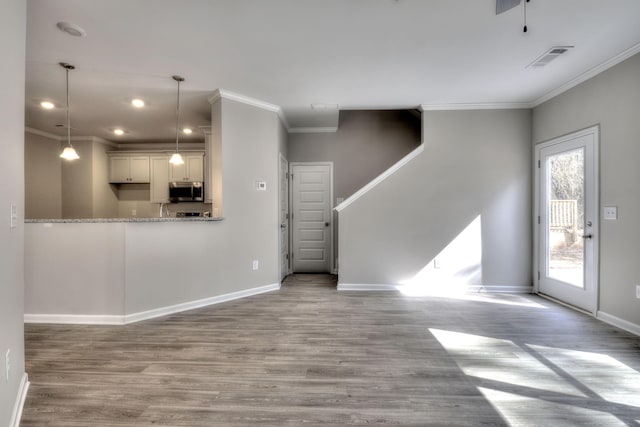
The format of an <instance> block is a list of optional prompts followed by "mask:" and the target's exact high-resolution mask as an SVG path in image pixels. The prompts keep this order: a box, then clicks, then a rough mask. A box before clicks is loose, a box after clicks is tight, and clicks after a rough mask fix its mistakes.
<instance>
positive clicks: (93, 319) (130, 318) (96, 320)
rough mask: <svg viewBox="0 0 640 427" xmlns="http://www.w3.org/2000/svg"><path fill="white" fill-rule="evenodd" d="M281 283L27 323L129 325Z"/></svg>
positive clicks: (33, 318)
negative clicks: (131, 310)
mask: <svg viewBox="0 0 640 427" xmlns="http://www.w3.org/2000/svg"><path fill="white" fill-rule="evenodd" d="M278 289H280V283H273V284H271V285H265V286H259V287H257V288H251V289H245V290H242V291H237V292H231V293H228V294H223V295H217V296H215V297H209V298H204V299H200V300H196V301H189V302H185V303H181V304H175V305H171V306H167V307H160V308H154V309H152V310H147V311H141V312H139V313H133V314H127V315H124V316H110V315H109V316H107V315H76V314H25V315H24V322H25V323H62V324H75V325H127V324H129V323H135V322H140V321H142V320H148V319H153V318H156V317H161V316H166V315H169V314H174V313H179V312H182V311H187V310H193V309H196V308H201V307H206V306H209V305H214V304H220V303H223V302H226V301H233V300H236V299H240V298H246V297H250V296H253V295H258V294H262V293H265V292H271V291H277V290H278Z"/></svg>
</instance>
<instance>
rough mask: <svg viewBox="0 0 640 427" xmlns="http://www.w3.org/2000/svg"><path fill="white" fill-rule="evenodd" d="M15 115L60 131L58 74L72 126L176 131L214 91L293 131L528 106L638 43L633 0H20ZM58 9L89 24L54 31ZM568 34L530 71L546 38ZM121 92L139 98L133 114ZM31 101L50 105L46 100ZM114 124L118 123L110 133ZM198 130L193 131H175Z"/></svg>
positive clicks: (97, 131) (205, 113)
mask: <svg viewBox="0 0 640 427" xmlns="http://www.w3.org/2000/svg"><path fill="white" fill-rule="evenodd" d="M27 4H28V6H27V7H28V16H27V64H26V70H27V71H26V124H27V126H28V127H32V128H36V129H38V130H42V131H45V132H50V133H54V134H58V135H64V134H65V133H66V132H65V130H64V129H61V128H57V127H55V125H56V124H58V123H64V121H65V110H64V85H65V80H64V70H63V69H62V68H61V67H60V66H59V65H58V63H59V62H61V61H62V62H69V63H71V64H73V65H75V66H76V70H74V71H71V73H70V86H71V108H72V110H71V111H72V128H73V129H74V130H73V134H74V135H84V136H89V135H91V136H98V137H102V138H105V139H109V140H113V141H118V140H122V141H161V140H171V139H174V140H175V102H176V82H175V81H174V80H172V79H171V76H172V75H174V74H178V75H181V76H183V77H185V79H186V80H185V82H184V83H183V84H182V85H181V108H182V109H181V116H182V117H183V119H182V120H181V121H182V123H183V124H184V125H188V126H192V127H198V126H206V125H208V124H209V123H210V106H209V103H208V101H207V100H208V98H210V97H211V96H212V95H213V93H214V91H215V90H216V89H219V88H220V89H224V90H226V91H230V92H232V93H236V94H240V95H243V96H246V97H250V98H255V99H257V100H261V101H265V102H268V103H271V104H274V105H277V106H279V107H281V108H282V112H283V113H284V116H285V117H286V119H287V121H288V123H289V126H290V127H291V128H300V127H318V126H330V125H331V123H328V122H326V120H325V118H329V120H333V119H335V114H327V111H326V110H324V111H322V110H312V109H311V104H316V103H320V104H338V105H339V106H340V108H341V109H354V108H358V109H395V108H416V107H418V106H420V105H424V106H425V107H427V108H442V107H444V108H456V107H459V106H460V104H474V105H478V104H481V105H485V104H490V105H494V106H495V105H497V106H502V107H508V106H522V107H528V106H531V105H535V104H536V103H538V102H540V101H541V100H544V99H546V98H547V97H548V96H549V95H550V94H553V93H555V92H556V91H558V90H561V89H562V88H565V87H567V86H570V85H571V84H572V82H575V81H576V79H579V78H580V76H582V75H584V73H588V72H590V71H592V70H594V69H598V68H597V67H600V66H601V65H602V64H606V63H607V62H608V61H611V60H612V59H615V58H620V57H624V56H626V55H628V54H630V53H633V52H638V51H640V25H639V24H638V22H640V1H638V0H615V1H612V0H562V1H558V0H531V2H530V3H528V6H527V20H528V28H529V31H528V32H527V33H523V31H522V25H523V6H522V5H520V6H519V7H516V8H515V9H512V10H510V11H508V12H506V13H504V14H501V15H498V16H496V15H495V0H456V1H452V0H91V1H87V0H27ZM59 21H67V22H71V23H74V24H77V25H79V26H81V27H82V28H84V29H85V30H86V32H87V35H86V37H81V38H77V37H72V36H69V35H67V34H65V33H63V32H61V31H60V30H58V29H57V27H56V23H57V22H59ZM557 45H574V46H575V49H572V50H571V51H570V52H569V53H568V54H566V55H564V56H563V57H560V58H559V59H557V60H555V61H554V62H552V63H551V64H549V65H548V66H547V67H544V68H541V69H532V68H526V66H527V65H528V64H529V63H530V62H531V61H533V60H534V59H535V58H537V57H538V56H540V55H541V54H542V53H544V52H545V51H546V50H548V49H549V48H550V47H552V46H557ZM133 97H141V98H143V99H144V100H145V101H146V103H147V107H145V108H144V109H142V110H135V109H134V108H133V107H131V105H130V100H131V99H132V98H133ZM43 99H49V100H52V101H54V103H55V104H56V105H57V106H59V107H57V108H56V109H54V110H51V111H45V110H43V109H41V108H40V107H39V103H40V101H41V100H43ZM115 127H122V128H124V129H125V130H126V132H127V133H126V134H125V135H124V136H122V137H116V136H114V135H113V134H111V133H110V131H111V130H112V129H113V128H115ZM189 138H191V139H193V140H197V139H202V134H201V133H196V134H195V135H193V136H191V137H186V136H185V137H181V141H182V140H185V139H186V140H188V139H189Z"/></svg>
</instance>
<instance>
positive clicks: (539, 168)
mask: <svg viewBox="0 0 640 427" xmlns="http://www.w3.org/2000/svg"><path fill="white" fill-rule="evenodd" d="M538 169H540V160H538Z"/></svg>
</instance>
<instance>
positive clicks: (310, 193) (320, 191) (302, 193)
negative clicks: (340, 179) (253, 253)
mask: <svg viewBox="0 0 640 427" xmlns="http://www.w3.org/2000/svg"><path fill="white" fill-rule="evenodd" d="M290 173H291V183H292V188H291V205H292V206H291V207H292V211H293V212H292V218H291V227H292V248H293V251H292V254H291V255H292V260H291V262H292V268H293V272H294V273H330V272H331V270H332V261H331V260H332V259H333V255H332V235H333V233H332V224H331V210H332V206H331V202H332V197H333V196H332V194H333V191H332V188H333V168H332V165H331V164H330V163H302V164H301V163H296V164H294V163H292V164H291V171H290Z"/></svg>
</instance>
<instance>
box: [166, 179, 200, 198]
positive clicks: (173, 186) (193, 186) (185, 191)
mask: <svg viewBox="0 0 640 427" xmlns="http://www.w3.org/2000/svg"><path fill="white" fill-rule="evenodd" d="M169 201H170V202H171V203H178V202H203V201H204V183H203V182H200V181H193V182H170V183H169Z"/></svg>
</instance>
